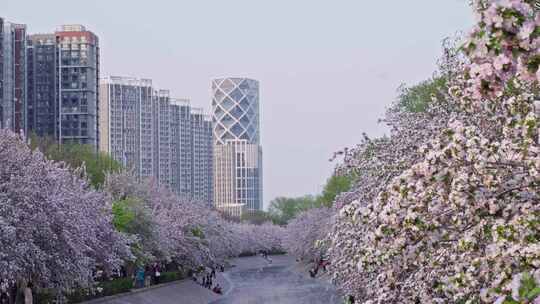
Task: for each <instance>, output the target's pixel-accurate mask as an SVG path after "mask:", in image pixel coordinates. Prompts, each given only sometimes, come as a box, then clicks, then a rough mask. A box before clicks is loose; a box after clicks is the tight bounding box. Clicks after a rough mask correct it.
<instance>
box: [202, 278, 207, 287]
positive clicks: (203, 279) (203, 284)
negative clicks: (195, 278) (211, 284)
mask: <svg viewBox="0 0 540 304" xmlns="http://www.w3.org/2000/svg"><path fill="white" fill-rule="evenodd" d="M201 285H202V287H206V276H203V278H202V284H201Z"/></svg>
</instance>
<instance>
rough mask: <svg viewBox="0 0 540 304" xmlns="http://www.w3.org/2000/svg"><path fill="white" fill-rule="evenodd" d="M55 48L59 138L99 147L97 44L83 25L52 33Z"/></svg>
mask: <svg viewBox="0 0 540 304" xmlns="http://www.w3.org/2000/svg"><path fill="white" fill-rule="evenodd" d="M55 35H56V43H57V45H58V66H57V69H58V72H57V73H58V74H57V75H58V76H57V78H58V79H59V94H58V98H59V105H60V106H59V117H60V118H59V123H60V126H59V131H60V134H59V138H60V140H61V142H62V143H64V142H74V143H80V144H89V145H93V146H95V147H96V148H97V147H98V142H99V117H98V113H99V106H98V104H99V103H98V100H99V41H98V37H97V36H96V35H94V34H93V33H92V32H90V31H87V30H86V29H85V28H84V26H82V25H64V26H62V28H61V30H60V31H57V32H55Z"/></svg>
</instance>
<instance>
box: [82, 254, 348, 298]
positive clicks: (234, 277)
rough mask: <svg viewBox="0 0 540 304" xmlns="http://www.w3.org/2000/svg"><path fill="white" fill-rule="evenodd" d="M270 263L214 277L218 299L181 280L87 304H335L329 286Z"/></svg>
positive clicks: (255, 262) (242, 261) (251, 263)
mask: <svg viewBox="0 0 540 304" xmlns="http://www.w3.org/2000/svg"><path fill="white" fill-rule="evenodd" d="M271 259H272V263H271V264H270V263H268V262H267V261H266V260H264V259H263V258H261V257H246V258H238V259H234V260H233V261H232V264H234V265H235V267H233V268H231V269H229V270H228V271H226V272H225V273H224V274H222V273H218V283H219V284H220V285H222V286H223V287H224V290H225V294H224V295H222V296H220V295H216V294H214V293H212V292H211V291H210V290H208V289H205V288H202V287H201V286H200V285H198V284H196V283H194V282H192V281H190V280H184V281H181V282H178V283H174V284H170V285H166V286H162V287H156V288H154V289H150V290H144V291H140V292H132V293H129V294H127V295H121V296H118V297H116V298H109V299H102V300H95V301H91V302H88V303H87V304H98V303H103V304H153V303H160V304H204V303H211V304H289V303H290V304H339V303H342V300H341V297H340V296H339V295H338V293H337V292H336V290H335V289H334V288H333V286H331V285H330V284H328V283H326V282H324V281H321V280H317V279H312V278H309V277H307V276H306V275H305V274H301V273H299V271H298V269H299V267H298V265H296V262H295V260H294V258H292V257H290V256H272V257H271Z"/></svg>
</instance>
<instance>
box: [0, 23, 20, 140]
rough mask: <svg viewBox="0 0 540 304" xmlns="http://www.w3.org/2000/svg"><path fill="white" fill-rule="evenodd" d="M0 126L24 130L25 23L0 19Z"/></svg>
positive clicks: (18, 130)
mask: <svg viewBox="0 0 540 304" xmlns="http://www.w3.org/2000/svg"><path fill="white" fill-rule="evenodd" d="M0 36H1V38H0V61H1V63H0V65H1V66H0V90H1V93H0V94H1V95H0V127H2V128H9V129H11V130H13V131H15V132H26V129H27V123H26V102H27V97H26V95H27V81H26V25H24V24H15V23H11V22H6V21H5V20H3V19H0Z"/></svg>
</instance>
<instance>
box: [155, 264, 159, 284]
mask: <svg viewBox="0 0 540 304" xmlns="http://www.w3.org/2000/svg"><path fill="white" fill-rule="evenodd" d="M160 278H161V267H159V264H157V263H156V265H155V267H154V280H155V282H154V283H155V284H159V282H160Z"/></svg>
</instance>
